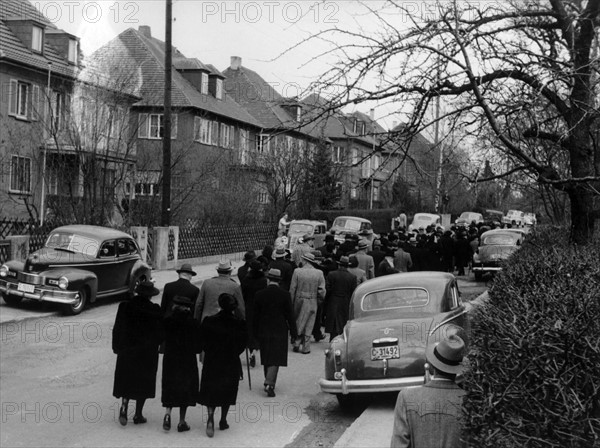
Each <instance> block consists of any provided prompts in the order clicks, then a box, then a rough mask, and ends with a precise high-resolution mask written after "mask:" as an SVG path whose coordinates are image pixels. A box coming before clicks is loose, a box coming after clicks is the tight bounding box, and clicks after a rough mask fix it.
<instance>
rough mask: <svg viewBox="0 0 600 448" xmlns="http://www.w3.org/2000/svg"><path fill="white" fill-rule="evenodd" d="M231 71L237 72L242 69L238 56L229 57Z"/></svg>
mask: <svg viewBox="0 0 600 448" xmlns="http://www.w3.org/2000/svg"><path fill="white" fill-rule="evenodd" d="M229 67H230V68H231V70H239V69H240V68H241V67H242V58H241V57H240V56H231V64H230V65H229Z"/></svg>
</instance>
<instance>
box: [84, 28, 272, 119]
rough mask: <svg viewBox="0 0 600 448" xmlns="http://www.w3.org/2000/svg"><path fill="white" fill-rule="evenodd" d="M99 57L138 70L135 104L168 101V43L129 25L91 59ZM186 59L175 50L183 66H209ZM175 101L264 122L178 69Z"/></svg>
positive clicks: (173, 90) (178, 104)
mask: <svg viewBox="0 0 600 448" xmlns="http://www.w3.org/2000/svg"><path fill="white" fill-rule="evenodd" d="M96 57H98V58H104V59H107V60H110V59H112V63H111V66H112V67H121V66H124V67H131V70H132V72H133V71H136V73H137V76H138V81H139V84H140V88H139V95H140V96H141V97H142V100H141V101H139V102H137V103H136V104H135V106H154V107H157V106H162V105H163V104H164V59H165V54H164V42H162V41H159V40H158V39H155V38H153V37H147V36H145V35H144V34H142V33H141V32H139V31H137V30H135V29H133V28H129V29H127V30H125V31H123V32H122V33H121V34H119V35H118V36H117V37H115V38H114V39H113V40H111V41H110V42H108V43H107V44H105V45H104V46H102V47H101V48H99V49H98V50H97V51H96V52H95V53H94V54H93V55H92V57H91V58H92V59H93V58H96ZM184 58H185V56H183V55H182V54H181V53H179V51H178V50H176V49H174V51H173V60H174V61H175V60H176V61H177V63H178V64H179V66H182V65H189V67H191V68H198V67H206V65H205V64H202V62H200V61H199V60H197V59H191V60H190V61H189V62H185V63H184V62H183V59H184ZM171 104H172V106H173V107H192V108H197V109H201V110H204V111H208V112H212V113H214V114H216V115H220V116H224V117H229V118H232V119H235V120H238V121H241V122H244V123H248V124H251V125H253V126H256V127H263V125H262V123H260V122H259V121H257V120H256V119H255V118H254V117H253V116H252V115H250V114H249V113H248V112H247V111H246V110H245V109H244V108H242V107H241V106H240V105H239V104H237V103H236V102H235V101H234V100H233V99H232V98H231V97H230V96H228V95H227V94H225V93H224V94H223V99H222V100H218V99H216V98H215V97H214V96H212V95H210V94H208V95H203V94H201V93H200V92H199V91H198V90H197V89H196V88H195V87H194V86H193V85H192V84H191V83H190V82H189V81H188V80H187V79H185V78H184V77H183V76H182V75H181V74H180V73H179V72H177V70H175V69H173V71H172V88H171Z"/></svg>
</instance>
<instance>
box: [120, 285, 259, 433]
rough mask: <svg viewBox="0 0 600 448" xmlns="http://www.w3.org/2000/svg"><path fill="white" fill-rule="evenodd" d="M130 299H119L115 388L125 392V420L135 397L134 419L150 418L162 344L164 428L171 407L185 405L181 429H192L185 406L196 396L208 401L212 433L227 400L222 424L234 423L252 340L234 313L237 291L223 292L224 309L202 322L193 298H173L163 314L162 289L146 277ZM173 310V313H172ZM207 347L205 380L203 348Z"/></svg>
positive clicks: (221, 426)
mask: <svg viewBox="0 0 600 448" xmlns="http://www.w3.org/2000/svg"><path fill="white" fill-rule="evenodd" d="M135 292H136V294H135V296H134V297H133V298H132V299H131V300H130V301H125V302H122V303H121V304H120V305H119V308H118V311H117V316H116V319H115V325H114V327H113V344H112V348H113V351H114V353H115V354H116V355H117V363H116V368H115V377H114V388H113V395H114V396H115V397H116V398H121V399H122V403H121V407H120V410H119V422H120V423H121V425H126V424H127V422H128V407H129V401H130V400H135V402H136V404H135V413H134V416H133V423H134V424H143V423H146V422H147V419H146V418H145V417H144V415H143V409H144V404H145V402H146V400H147V399H149V398H154V397H155V390H156V375H157V370H158V363H159V347H161V348H162V351H163V352H164V356H163V363H162V369H163V370H162V394H161V399H162V404H163V406H164V407H165V408H166V412H165V416H164V419H163V429H165V430H167V431H168V430H170V429H171V410H172V408H174V407H177V408H179V423H178V425H177V430H178V431H179V432H184V431H188V430H190V426H189V424H188V423H187V421H186V411H187V408H188V407H190V406H195V405H196V403H199V404H201V405H204V406H206V407H207V411H208V419H207V423H206V434H207V435H208V436H209V437H213V435H214V430H215V428H214V413H215V409H216V408H217V407H221V418H220V421H219V429H221V430H225V429H227V428H229V424H228V423H227V413H228V411H229V407H230V406H231V405H235V403H236V399H237V392H238V384H239V380H240V372H241V363H240V354H241V353H242V352H243V351H244V349H245V348H246V344H247V338H248V332H247V329H246V323H245V321H244V320H242V319H239V318H238V317H236V316H235V313H234V312H235V310H236V308H237V307H238V303H237V299H236V298H235V297H234V296H233V295H231V294H227V293H224V294H221V295H220V296H219V298H218V304H219V307H220V311H219V312H218V313H216V314H214V315H212V316H208V317H206V318H204V319H203V320H202V322H200V321H198V320H196V319H194V317H193V306H194V302H193V301H192V300H191V299H189V298H187V297H183V296H176V297H175V298H174V299H173V305H172V307H171V312H170V313H169V314H168V315H166V314H165V315H163V313H162V312H161V308H160V306H159V305H158V304H155V303H152V301H151V299H152V297H153V296H156V295H158V294H159V293H160V291H159V290H158V289H156V288H155V287H154V285H153V284H152V283H151V282H142V283H140V285H139V286H138V287H137V288H136V291H135ZM165 316H166V317H165ZM199 353H202V355H201V357H202V376H201V380H199V370H198V361H197V357H198V354H199Z"/></svg>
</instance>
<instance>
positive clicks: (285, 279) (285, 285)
mask: <svg viewBox="0 0 600 448" xmlns="http://www.w3.org/2000/svg"><path fill="white" fill-rule="evenodd" d="M269 267H270V268H271V269H279V270H280V271H281V282H280V283H279V287H280V288H282V289H285V290H286V291H289V290H290V283H291V282H292V274H293V273H294V269H296V265H295V264H292V262H291V261H288V260H284V259H283V258H276V259H275V260H272V261H271V262H269Z"/></svg>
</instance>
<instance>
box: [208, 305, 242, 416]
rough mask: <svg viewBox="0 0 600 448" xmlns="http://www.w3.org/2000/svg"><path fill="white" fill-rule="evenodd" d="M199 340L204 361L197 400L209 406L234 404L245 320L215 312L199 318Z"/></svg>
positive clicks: (240, 367) (229, 314)
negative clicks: (200, 320) (200, 319)
mask: <svg viewBox="0 0 600 448" xmlns="http://www.w3.org/2000/svg"><path fill="white" fill-rule="evenodd" d="M200 340H201V342H202V347H201V348H202V349H203V350H204V362H203V365H202V378H201V380H200V392H199V394H198V403H200V404H202V405H204V406H210V407H217V406H230V405H235V402H236V400H237V392H238V386H239V382H240V373H241V371H242V363H241V362H240V353H242V352H243V351H244V350H245V349H246V343H247V341H248V331H247V329H246V321H245V320H242V319H239V318H237V317H236V316H234V315H233V314H232V313H227V312H225V311H219V312H218V313H217V314H215V315H213V316H208V317H206V318H205V319H204V320H203V321H202V324H201V325H200Z"/></svg>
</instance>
